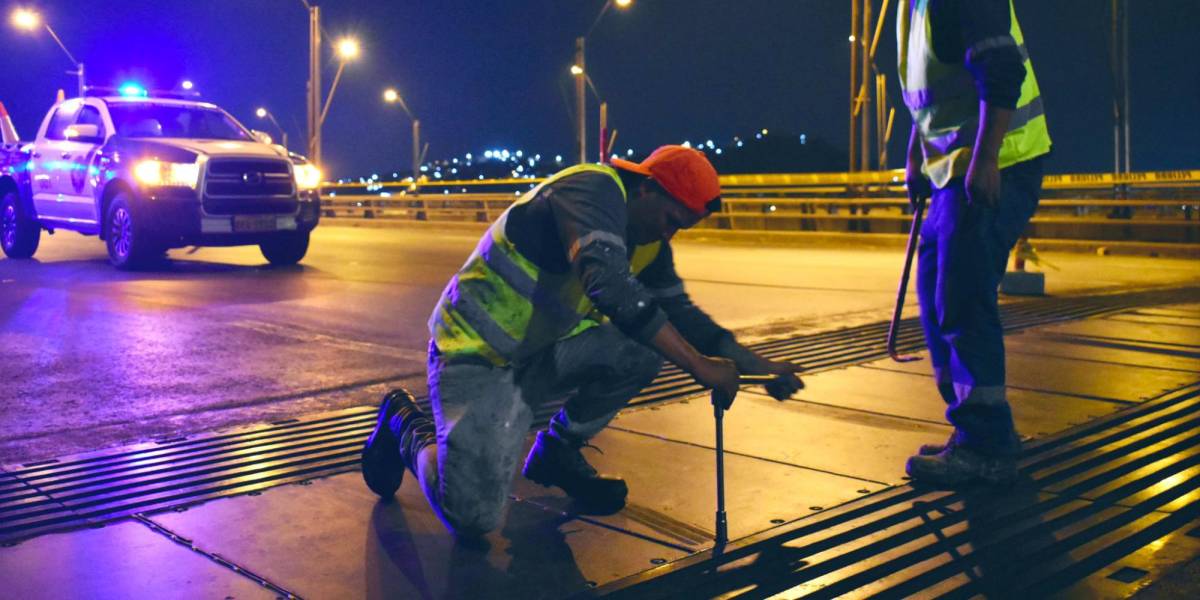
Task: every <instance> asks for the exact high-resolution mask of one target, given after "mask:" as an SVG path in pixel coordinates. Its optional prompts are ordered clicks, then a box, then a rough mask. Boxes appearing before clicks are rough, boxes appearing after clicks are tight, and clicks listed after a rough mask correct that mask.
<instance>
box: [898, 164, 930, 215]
mask: <svg viewBox="0 0 1200 600" xmlns="http://www.w3.org/2000/svg"><path fill="white" fill-rule="evenodd" d="M904 187H906V188H908V204H909V206H911V207H913V208H916V206H917V198H928V197H930V196H932V195H933V184H931V183H930V182H929V178H928V177H926V176H925V174H924V173H922V172H921V163H919V162H912V161H910V162H909V163H908V165H907V166H905V168H904Z"/></svg>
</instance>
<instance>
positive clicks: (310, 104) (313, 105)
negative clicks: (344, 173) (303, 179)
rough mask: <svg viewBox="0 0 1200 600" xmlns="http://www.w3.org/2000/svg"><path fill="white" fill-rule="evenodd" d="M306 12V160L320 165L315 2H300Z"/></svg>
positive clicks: (318, 48) (318, 32) (318, 9)
mask: <svg viewBox="0 0 1200 600" xmlns="http://www.w3.org/2000/svg"><path fill="white" fill-rule="evenodd" d="M300 2H301V3H303V4H304V8H305V9H306V10H308V98H307V102H306V103H305V107H306V108H307V111H306V112H307V113H308V148H307V153H308V160H309V161H310V162H311V163H312V164H315V165H320V164H321V7H319V6H317V3H316V0H300Z"/></svg>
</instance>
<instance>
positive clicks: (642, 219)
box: [362, 146, 803, 537]
mask: <svg viewBox="0 0 1200 600" xmlns="http://www.w3.org/2000/svg"><path fill="white" fill-rule="evenodd" d="M613 164H614V166H616V167H618V169H613V168H611V167H608V166H603V165H594V164H585V165H579V166H575V167H571V168H568V169H566V170H564V171H561V172H559V173H558V174H556V175H554V176H552V177H550V178H549V179H547V180H546V181H545V182H544V183H542V184H541V185H539V186H538V187H537V188H535V189H533V190H530V191H529V192H528V193H527V194H525V195H524V196H523V197H522V198H521V199H520V200H518V201H517V202H516V203H515V204H513V205H512V206H511V207H510V208H509V209H508V210H506V211H505V212H504V214H502V215H501V216H500V218H499V219H497V220H496V222H495V223H493V224H492V226H491V228H489V230H488V232H487V233H486V234H484V236H483V239H481V240H480V242H479V245H478V246H477V247H476V249H475V251H474V252H473V253H472V254H471V256H470V258H468V259H467V262H466V264H464V265H463V267H462V268H461V269H460V270H459V271H458V273H457V274H456V275H455V276H454V277H453V278H452V279H451V280H450V283H449V284H448V285H447V286H446V289H445V291H444V292H442V297H441V299H440V300H439V301H438V304H437V307H436V308H435V309H434V311H433V315H432V317H431V318H430V322H429V326H430V333H431V337H432V339H431V341H430V344H429V367H428V378H429V397H430V402H431V403H432V407H433V419H430V418H429V417H427V416H426V415H424V414H422V412H421V410H420V409H419V408H418V407H417V405H416V404H415V403H414V402H413V398H412V396H411V395H409V394H408V393H407V392H405V391H404V390H395V391H393V392H391V393H390V394H388V395H387V396H386V397H385V398H384V400H383V404H382V406H381V407H380V410H379V422H378V424H377V425H376V427H375V431H374V433H372V434H371V437H370V439H368V441H367V444H366V447H365V448H364V449H363V455H362V468H363V478H364V479H365V480H366V483H367V486H369V487H370V488H371V490H373V491H374V492H375V493H377V494H379V495H380V496H382V497H384V498H389V497H391V496H392V495H393V494H395V492H396V490H397V489H398V488H399V487H400V482H401V479H402V478H403V476H404V470H405V468H407V469H408V470H409V471H411V472H412V473H414V474H415V475H416V477H417V478H418V480H419V481H420V484H421V487H422V489H423V490H424V492H425V496H426V497H427V498H428V499H429V503H430V504H431V505H432V506H433V508H434V510H435V511H436V512H437V513H438V516H439V517H441V519H442V521H443V522H445V523H446V525H447V526H448V527H449V528H450V529H451V530H452V531H454V532H455V533H456V534H457V535H459V536H466V537H473V536H478V535H482V534H484V533H487V532H488V531H491V530H493V529H495V528H496V527H497V526H498V525H499V523H500V520H501V517H502V511H503V508H504V502H505V499H506V498H507V496H508V492H509V488H510V487H511V485H512V476H513V471H514V470H515V469H516V466H517V460H518V459H519V458H520V455H521V449H522V446H523V443H524V440H525V436H526V435H527V434H528V432H529V428H530V425H531V422H532V420H533V412H534V409H535V408H536V407H537V406H538V405H539V404H541V403H542V402H544V401H546V400H549V399H552V398H558V397H566V398H567V401H566V403H565V405H564V407H563V409H562V410H560V411H559V412H558V414H557V415H555V416H554V418H553V419H551V421H550V425H549V427H548V428H547V429H546V430H544V431H539V432H538V433H537V439H536V441H535V443H534V445H533V449H532V450H531V451H530V452H529V456H528V458H527V459H526V461H525V468H524V471H523V472H524V475H525V477H527V478H529V479H531V480H533V481H535V482H537V483H540V484H542V485H546V486H550V485H555V486H558V487H560V488H562V490H563V491H564V492H566V493H567V494H568V495H570V496H571V497H572V498H573V499H574V500H575V501H576V503H577V504H578V505H579V506H580V507H581V508H583V510H585V511H595V512H615V511H617V510H620V509H621V507H623V506H624V503H625V496H626V493H627V488H626V486H625V482H624V481H623V480H621V479H617V478H610V477H603V476H601V475H599V474H597V472H596V470H595V469H594V468H592V467H591V465H589V464H588V463H587V461H586V460H584V458H583V456H582V455H581V454H580V449H581V448H582V447H583V446H585V445H586V444H587V442H588V440H589V439H591V438H592V437H593V436H595V435H596V434H597V433H599V432H600V430H601V429H603V428H604V427H605V426H606V425H607V424H608V422H609V421H610V420H611V419H612V418H613V417H614V416H615V415H616V414H617V411H619V410H620V409H621V408H622V407H624V406H625V404H626V403H627V402H629V400H630V399H631V398H633V397H634V396H635V395H637V394H638V392H639V391H640V390H641V389H642V388H643V387H645V386H646V385H647V384H649V383H650V382H651V381H652V380H653V379H654V377H655V376H656V375H657V374H658V371H659V368H660V366H661V364H662V358H666V359H667V360H669V361H671V362H673V363H675V364H676V365H679V366H680V367H681V368H682V369H683V370H684V371H686V372H687V373H690V374H691V375H692V377H694V378H695V379H696V381H697V382H698V383H700V384H701V385H703V386H705V387H709V388H716V389H717V390H719V391H721V392H723V393H724V394H725V395H726V396H727V397H728V398H730V399H732V398H733V397H734V395H736V393H737V388H738V374H739V372H740V373H745V374H767V375H770V374H774V375H778V377H777V378H776V379H775V380H774V381H773V382H772V383H771V384H770V385H768V386H767V388H768V389H767V391H768V392H769V393H770V394H771V395H772V396H773V397H775V398H777V399H781V400H782V399H785V398H789V397H791V395H792V394H794V393H795V392H796V391H797V390H799V389H800V388H801V387H802V386H803V384H802V383H801V381H800V379H799V378H798V377H797V376H796V375H795V373H797V372H798V371H799V370H800V367H798V366H796V365H792V364H790V363H784V362H774V361H770V360H767V359H765V358H763V357H761V356H759V355H758V354H755V353H754V352H752V351H750V350H748V349H747V348H745V347H743V346H742V345H740V344H738V342H737V341H736V340H735V339H734V336H733V335H732V334H731V333H730V332H729V331H727V330H725V329H723V328H721V327H720V326H718V325H717V324H716V323H714V322H713V321H712V319H711V318H709V316H708V315H706V314H705V313H704V312H703V311H701V310H700V309H699V308H697V307H696V306H695V305H694V304H693V303H692V301H691V300H690V299H689V297H688V295H687V294H686V293H685V292H684V289H683V282H682V281H681V280H680V279H679V276H678V275H677V274H676V272H675V266H674V260H673V258H672V253H671V246H670V244H669V242H670V240H671V238H672V236H674V235H675V233H676V232H677V231H679V230H680V229H687V228H689V227H692V226H694V225H695V224H696V223H698V222H699V221H700V220H701V219H703V218H704V217H706V216H708V214H709V213H710V212H711V211H713V210H716V209H717V208H718V207H719V205H720V193H721V190H720V184H719V182H718V179H717V172H716V170H715V169H713V166H712V165H711V164H710V163H709V162H708V159H706V158H705V157H704V154H703V153H701V152H699V151H697V150H693V149H691V148H686V147H683V146H663V147H661V148H659V149H658V150H656V151H655V152H654V153H653V154H651V155H650V156H649V157H648V158H647V159H646V160H645V161H643V162H642V163H640V164H637V163H631V162H627V161H620V160H614V161H613ZM660 357H661V358H660Z"/></svg>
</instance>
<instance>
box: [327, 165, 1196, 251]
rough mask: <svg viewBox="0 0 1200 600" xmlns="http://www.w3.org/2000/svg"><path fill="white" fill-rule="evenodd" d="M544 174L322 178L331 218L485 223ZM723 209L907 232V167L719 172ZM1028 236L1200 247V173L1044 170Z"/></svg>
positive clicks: (762, 222)
mask: <svg viewBox="0 0 1200 600" xmlns="http://www.w3.org/2000/svg"><path fill="white" fill-rule="evenodd" d="M540 181H541V180H539V179H499V180H469V181H432V182H422V184H421V186H420V188H419V189H415V190H414V189H411V188H410V187H407V186H409V185H411V184H406V183H370V184H361V183H358V184H345V183H343V184H326V185H325V186H323V188H322V209H323V211H324V216H325V217H327V218H346V217H348V218H360V219H361V218H366V219H383V220H389V219H390V220H407V221H429V222H466V223H487V222H490V221H492V220H494V219H495V218H496V217H497V216H499V215H500V213H501V212H503V211H504V210H505V209H506V208H508V206H509V205H511V204H512V202H513V201H514V200H516V199H517V198H518V197H519V196H520V194H522V193H524V192H525V191H527V190H529V189H530V188H532V187H533V186H535V185H536V184H537V183H539V182H540ZM721 185H722V191H723V198H724V202H723V203H722V207H721V211H720V212H718V213H714V214H713V215H712V216H710V217H709V218H707V219H705V220H704V221H703V222H702V223H701V224H700V225H699V226H698V227H699V228H703V229H712V230H731V231H770V232H778V233H787V232H795V233H803V232H829V233H853V234H872V233H893V234H896V233H906V232H907V230H908V223H909V222H910V220H911V212H910V209H909V207H908V200H907V197H906V193H905V190H904V186H903V172H901V171H883V172H870V173H784V174H762V175H726V176H722V178H721ZM1027 233H1028V235H1030V237H1034V238H1050V239H1070V240H1126V241H1142V242H1174V243H1200V171H1170V172H1157V173H1132V174H1129V175H1122V176H1116V177H1114V176H1113V175H1112V174H1071V175H1048V176H1046V178H1045V179H1044V181H1043V193H1042V200H1041V203H1040V205H1039V207H1038V211H1037V213H1036V214H1035V215H1034V217H1033V219H1032V221H1031V223H1030V226H1029V231H1028V232H1027Z"/></svg>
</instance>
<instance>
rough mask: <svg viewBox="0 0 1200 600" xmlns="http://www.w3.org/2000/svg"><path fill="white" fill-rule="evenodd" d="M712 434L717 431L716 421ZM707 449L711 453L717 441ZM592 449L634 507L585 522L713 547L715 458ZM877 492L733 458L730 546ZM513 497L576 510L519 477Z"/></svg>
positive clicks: (604, 437)
mask: <svg viewBox="0 0 1200 600" xmlns="http://www.w3.org/2000/svg"><path fill="white" fill-rule="evenodd" d="M659 412H661V411H650V414H652V415H657V414H659ZM702 424H703V422H702ZM708 426H709V427H710V428H711V427H712V417H711V413H710V415H709V417H708ZM710 434H711V429H710ZM672 437H674V436H672ZM707 442H708V444H709V445H710V446H711V443H712V439H708V440H707ZM591 443H592V444H594V445H596V446H597V447H598V448H600V449H601V451H602V453H601V452H592V451H588V450H584V456H585V457H586V458H587V460H588V462H590V463H591V464H592V465H593V466H595V467H596V468H597V469H598V470H600V472H602V473H614V474H620V475H621V477H623V478H624V479H625V480H626V482H627V483H628V484H629V499H628V503H627V505H626V507H625V509H624V510H622V511H621V512H619V513H617V514H615V515H609V516H602V517H588V518H590V519H595V520H597V521H599V522H601V523H603V524H605V525H608V526H610V527H614V528H618V529H622V530H627V531H631V532H635V533H637V534H641V535H645V536H648V537H652V538H657V539H661V540H664V541H666V542H668V543H672V544H679V545H682V546H683V547H686V548H689V549H691V550H693V551H694V550H699V549H702V548H707V547H710V546H711V545H712V540H713V533H714V531H715V511H716V493H717V492H716V456H715V453H714V451H713V450H711V449H710V448H708V447H701V446H697V445H692V444H689V443H686V442H681V441H673V440H665V439H661V438H659V437H655V436H651V435H647V434H643V433H632V432H629V431H621V430H614V429H607V430H605V431H604V432H602V433H601V434H600V435H599V436H597V437H596V438H594V439H593V440H592V442H591ZM730 450H732V447H730ZM880 489H883V486H881V485H879V484H876V483H870V482H863V481H860V480H858V479H853V478H849V477H839V476H837V475H832V474H829V473H822V472H818V471H813V470H810V469H802V468H798V467H795V466H791V465H786V464H780V463H779V462H775V461H772V460H764V459H761V458H755V457H752V456H745V455H741V454H734V453H732V452H727V453H726V456H725V503H726V513H727V514H728V524H729V537H730V539H737V538H740V537H744V536H747V535H750V534H753V533H757V532H760V531H763V530H766V529H770V528H771V527H774V526H775V525H778V524H779V523H782V522H787V521H791V520H793V519H796V518H799V517H802V516H806V515H809V514H812V513H813V512H817V511H819V510H821V509H824V508H828V507H831V506H836V505H838V504H841V503H843V502H848V501H850V500H854V499H855V498H859V497H861V496H862V495H864V494H867V493H871V492H875V491H878V490H880ZM515 494H516V495H517V496H518V497H520V498H522V499H524V500H527V501H530V502H536V503H539V504H541V505H544V506H548V507H553V508H554V509H555V510H559V511H564V512H567V511H570V510H571V503H570V501H569V499H568V498H566V497H565V496H564V495H563V494H562V492H561V491H560V490H558V489H557V488H549V489H548V488H544V487H542V486H540V485H537V484H534V483H532V482H530V481H528V480H526V479H525V478H524V477H521V476H520V475H518V476H517V479H516V485H515Z"/></svg>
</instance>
